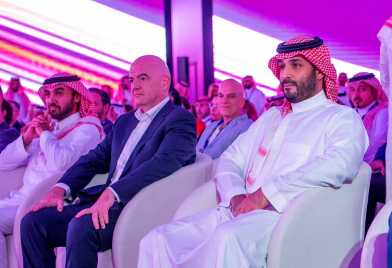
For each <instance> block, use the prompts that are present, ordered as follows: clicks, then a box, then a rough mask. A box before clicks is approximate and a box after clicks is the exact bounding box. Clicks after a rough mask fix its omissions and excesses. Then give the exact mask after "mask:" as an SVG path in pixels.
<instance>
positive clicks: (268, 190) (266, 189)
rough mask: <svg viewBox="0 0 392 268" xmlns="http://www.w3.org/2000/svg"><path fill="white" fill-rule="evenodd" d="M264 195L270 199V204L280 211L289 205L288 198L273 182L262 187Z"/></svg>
mask: <svg viewBox="0 0 392 268" xmlns="http://www.w3.org/2000/svg"><path fill="white" fill-rule="evenodd" d="M261 190H262V191H263V194H264V196H265V197H266V198H267V199H268V201H269V202H270V204H271V205H272V206H273V207H274V208H275V209H276V211H278V212H279V213H282V212H283V211H284V209H285V208H286V206H287V200H286V199H285V198H284V196H283V195H282V194H281V193H280V192H279V190H278V188H276V186H275V184H274V183H273V182H269V183H267V184H265V185H263V186H262V187H261Z"/></svg>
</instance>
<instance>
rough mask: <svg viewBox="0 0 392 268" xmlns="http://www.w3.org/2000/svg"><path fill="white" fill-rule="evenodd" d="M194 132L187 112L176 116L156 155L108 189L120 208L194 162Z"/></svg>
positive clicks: (192, 118) (192, 119)
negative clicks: (151, 185)
mask: <svg viewBox="0 0 392 268" xmlns="http://www.w3.org/2000/svg"><path fill="white" fill-rule="evenodd" d="M195 129H196V127H195V119H194V117H193V115H192V114H190V113H188V112H179V113H177V114H175V115H174V116H173V118H172V119H170V120H169V121H168V122H167V126H166V127H165V135H164V138H163V140H162V142H161V144H160V146H159V147H158V149H157V151H156V153H155V155H154V156H153V157H152V158H151V159H149V160H147V161H145V162H143V163H142V164H141V165H140V166H138V167H137V168H134V169H133V170H131V171H130V172H129V173H128V174H126V175H125V176H123V177H122V178H121V179H120V180H118V181H117V182H115V183H113V184H112V185H111V188H112V189H113V190H114V191H115V192H116V193H117V195H118V197H119V199H120V200H121V202H122V203H123V204H126V203H128V202H129V200H131V199H132V197H133V196H134V195H135V194H137V193H138V192H139V191H140V190H141V189H143V188H144V187H146V186H147V185H149V184H151V183H153V182H155V181H158V180H159V179H161V178H164V177H167V176H169V175H170V174H172V173H173V172H175V171H176V170H178V169H180V168H181V167H182V166H184V165H186V164H187V163H189V162H190V161H194V159H195V156H196V153H195V146H196V133H195Z"/></svg>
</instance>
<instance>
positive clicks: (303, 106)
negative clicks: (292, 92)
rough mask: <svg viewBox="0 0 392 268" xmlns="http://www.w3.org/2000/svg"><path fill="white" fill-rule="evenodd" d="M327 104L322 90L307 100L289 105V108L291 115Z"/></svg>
mask: <svg viewBox="0 0 392 268" xmlns="http://www.w3.org/2000/svg"><path fill="white" fill-rule="evenodd" d="M327 102H328V99H327V97H326V96H325V93H324V90H321V91H320V92H319V93H318V94H316V95H314V96H313V97H311V98H309V99H306V100H303V101H301V102H298V103H291V107H292V108H293V113H300V112H305V111H308V110H311V109H313V108H315V107H317V106H320V105H322V104H324V103H327Z"/></svg>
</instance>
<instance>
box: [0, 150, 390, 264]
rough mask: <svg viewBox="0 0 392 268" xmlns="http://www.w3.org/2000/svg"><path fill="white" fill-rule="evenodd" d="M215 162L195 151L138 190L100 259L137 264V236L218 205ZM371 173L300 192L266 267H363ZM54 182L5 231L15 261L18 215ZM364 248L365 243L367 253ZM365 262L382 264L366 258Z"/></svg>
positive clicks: (11, 181) (12, 182)
mask: <svg viewBox="0 0 392 268" xmlns="http://www.w3.org/2000/svg"><path fill="white" fill-rule="evenodd" d="M213 170H214V161H212V160H211V159H210V158H209V157H208V156H206V155H198V157H197V160H196V162H195V163H194V164H193V165H189V166H186V167H184V168H182V169H180V170H178V171H177V172H175V173H173V174H172V175H171V176H168V177H167V178H164V179H162V180H160V181H158V182H155V183H153V184H151V185H150V186H148V187H146V188H145V189H143V190H142V191H140V192H139V193H138V194H137V195H136V196H135V197H134V198H133V199H132V200H131V201H130V202H129V203H128V204H127V205H126V207H125V208H124V209H123V211H122V213H121V215H120V217H119V219H118V222H117V224H116V227H115V231H114V235H113V248H112V250H108V251H105V252H103V253H100V254H99V257H98V258H99V261H98V267H116V268H125V267H127V268H129V267H131V268H132V267H136V266H137V256H138V247H139V242H140V240H141V238H142V237H143V236H144V235H146V234H147V232H148V231H150V230H151V229H152V228H154V227H156V226H158V225H161V224H164V223H167V222H169V221H171V220H172V219H178V218H181V217H184V216H187V215H191V214H194V213H196V212H198V211H201V210H203V209H207V208H213V207H215V206H216V205H217V201H216V189H215V185H214V183H213V181H212V180H211V178H212V177H213V173H214V171H213ZM23 172H24V171H23V169H18V170H15V171H13V172H0V178H1V185H2V186H1V188H0V198H3V197H5V196H6V195H7V194H8V193H9V192H10V191H12V190H14V189H17V188H18V187H20V185H21V183H22V181H21V178H22V175H23ZM370 175H371V170H370V168H369V166H368V165H367V164H363V165H362V167H361V169H360V172H359V174H358V175H357V177H356V178H355V179H354V180H353V182H352V183H348V184H345V185H344V186H343V187H341V188H340V189H331V188H320V189H312V190H309V191H307V192H306V193H304V194H303V195H301V196H300V197H299V198H297V199H295V201H294V202H292V203H291V204H290V206H289V208H288V209H287V210H286V212H285V213H284V214H283V215H282V216H281V218H280V220H279V223H278V225H277V226H276V228H275V230H274V232H273V234H272V237H271V242H270V244H269V248H268V267H270V268H288V267H303V268H307V267H309V268H310V267H312V268H313V267H319V268H324V267H325V268H331V267H359V262H360V251H361V248H362V244H363V239H364V226H365V216H366V207H367V197H368V191H369V180H370ZM105 180H106V176H105V175H97V176H96V177H95V178H94V180H93V181H92V183H90V184H89V186H92V185H97V184H100V183H103V182H104V181H105ZM54 183H55V180H53V181H46V182H44V183H41V184H40V185H37V187H36V188H35V189H34V191H33V192H32V193H31V194H30V195H29V196H28V198H27V199H26V200H25V201H24V203H23V204H22V205H21V206H20V207H19V209H18V212H17V216H16V220H15V226H14V233H13V235H12V236H9V237H7V243H8V249H9V251H8V257H9V263H10V268H14V267H21V266H22V257H21V256H22V255H21V247H20V231H19V226H20V220H21V219H22V217H23V215H24V214H25V213H26V212H27V211H28V209H29V207H30V205H31V204H32V203H33V202H35V201H36V200H38V199H39V198H41V197H42V195H43V194H44V193H45V192H46V191H47V190H48V189H49V188H50V187H52V185H53V184H54ZM89 186H87V187H89ZM390 207H391V208H392V206H390ZM390 210H391V209H390ZM372 228H373V226H372V227H371V228H370V230H369V234H370V232H371V231H372ZM366 243H367V242H365V246H366V245H367V244H366ZM365 252H367V251H366V250H365V249H364V250H363V254H362V259H364V253H365ZM373 253H374V252H373ZM56 254H57V267H58V268H60V267H61V268H62V267H64V264H65V249H64V248H57V249H56ZM364 263H366V262H364V261H363V260H362V265H364ZM362 267H366V268H369V267H377V268H379V267H383V266H369V265H368V263H366V266H362Z"/></svg>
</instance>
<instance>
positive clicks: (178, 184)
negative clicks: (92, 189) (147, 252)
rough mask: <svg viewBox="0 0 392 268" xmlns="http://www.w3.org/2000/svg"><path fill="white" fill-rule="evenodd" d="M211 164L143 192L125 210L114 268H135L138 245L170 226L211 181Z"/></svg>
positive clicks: (198, 165) (197, 166)
mask: <svg viewBox="0 0 392 268" xmlns="http://www.w3.org/2000/svg"><path fill="white" fill-rule="evenodd" d="M211 166H212V160H211V159H210V158H209V157H208V156H201V158H200V159H198V160H197V161H196V163H194V164H192V165H189V166H186V167H183V168H181V169H180V170H178V171H176V172H175V173H173V174H172V175H170V176H168V177H166V178H164V179H161V180H159V181H157V182H155V183H153V184H151V185H149V186H147V187H146V188H144V189H143V190H141V191H140V192H139V193H138V194H137V195H136V196H135V197H134V198H133V199H132V200H131V201H130V202H129V203H128V204H127V205H126V206H125V207H124V209H123V211H122V212H121V215H120V217H119V219H118V221H117V223H116V227H115V230H114V234H113V246H112V249H113V262H114V265H115V267H117V268H122V267H136V266H137V259H138V252H139V242H140V240H141V239H142V238H143V237H144V236H145V235H146V234H147V233H148V232H149V231H150V230H152V229H153V228H154V227H157V226H159V225H162V224H165V223H168V222H169V221H170V220H171V219H172V218H173V215H174V213H175V211H176V209H177V208H178V207H179V205H180V204H181V203H182V201H183V200H184V199H185V198H186V197H187V196H188V195H189V194H190V193H191V192H192V191H193V190H194V189H195V188H197V187H198V186H200V185H201V184H202V183H204V182H205V181H206V180H207V178H209V176H210V173H211V168H212V167H211Z"/></svg>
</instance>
